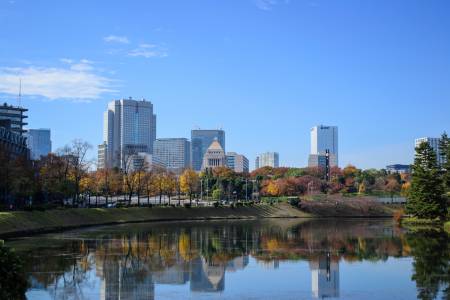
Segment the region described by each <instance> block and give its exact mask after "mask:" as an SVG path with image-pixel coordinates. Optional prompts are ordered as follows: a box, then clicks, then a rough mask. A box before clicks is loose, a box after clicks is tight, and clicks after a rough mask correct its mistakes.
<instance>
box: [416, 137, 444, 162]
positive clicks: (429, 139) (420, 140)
mask: <svg viewBox="0 0 450 300" xmlns="http://www.w3.org/2000/svg"><path fill="white" fill-rule="evenodd" d="M440 141H441V139H440V138H432V137H423V138H418V139H416V140H415V141H414V145H415V147H416V148H417V147H419V145H420V144H421V143H424V142H425V143H428V145H430V147H431V148H433V150H434V152H435V153H436V159H437V162H438V164H439V165H441V164H442V163H443V162H444V160H443V157H442V156H441V151H440V150H439V142H440Z"/></svg>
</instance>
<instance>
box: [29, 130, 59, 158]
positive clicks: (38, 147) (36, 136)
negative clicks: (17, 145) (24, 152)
mask: <svg viewBox="0 0 450 300" xmlns="http://www.w3.org/2000/svg"><path fill="white" fill-rule="evenodd" d="M25 136H26V137H27V146H28V148H29V149H30V156H31V159H33V160H38V159H40V158H41V156H46V155H47V154H49V153H50V152H52V141H51V137H50V136H51V134H50V129H30V130H28V132H26V133H25Z"/></svg>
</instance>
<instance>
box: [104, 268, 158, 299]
mask: <svg viewBox="0 0 450 300" xmlns="http://www.w3.org/2000/svg"><path fill="white" fill-rule="evenodd" d="M135 267H136V266H133V262H132V261H128V262H127V261H124V260H117V261H116V260H111V261H106V260H105V263H104V264H103V266H102V267H101V268H97V275H98V276H99V277H100V278H101V287H100V299H101V300H114V299H137V300H141V299H142V300H144V299H154V298H155V285H154V283H153V280H152V275H151V273H150V272H148V270H146V269H145V267H144V266H142V268H139V266H138V268H135Z"/></svg>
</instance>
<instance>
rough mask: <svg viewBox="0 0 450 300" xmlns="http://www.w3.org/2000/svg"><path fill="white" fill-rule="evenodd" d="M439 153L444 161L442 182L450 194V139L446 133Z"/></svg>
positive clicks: (442, 137)
mask: <svg viewBox="0 0 450 300" xmlns="http://www.w3.org/2000/svg"><path fill="white" fill-rule="evenodd" d="M439 152H440V154H441V161H442V166H441V167H442V180H443V183H444V188H445V191H446V192H447V193H450V138H449V137H448V136H447V133H446V132H444V133H443V134H442V136H441V139H440V142H439Z"/></svg>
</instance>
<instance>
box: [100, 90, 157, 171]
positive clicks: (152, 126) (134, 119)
mask: <svg viewBox="0 0 450 300" xmlns="http://www.w3.org/2000/svg"><path fill="white" fill-rule="evenodd" d="M155 140H156V115H155V114H153V104H152V103H151V102H150V101H146V100H145V99H142V100H141V101H137V100H133V99H132V98H131V97H130V98H129V99H122V100H114V101H111V102H110V103H109V104H108V109H107V110H106V111H105V113H104V123H103V143H102V144H101V145H99V153H101V154H102V156H103V157H104V158H103V162H104V163H103V167H122V162H123V160H124V159H125V157H126V155H131V154H136V153H139V152H145V153H150V154H152V153H153V142H154V141H155ZM100 158H101V157H99V167H102V162H101V161H100Z"/></svg>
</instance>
